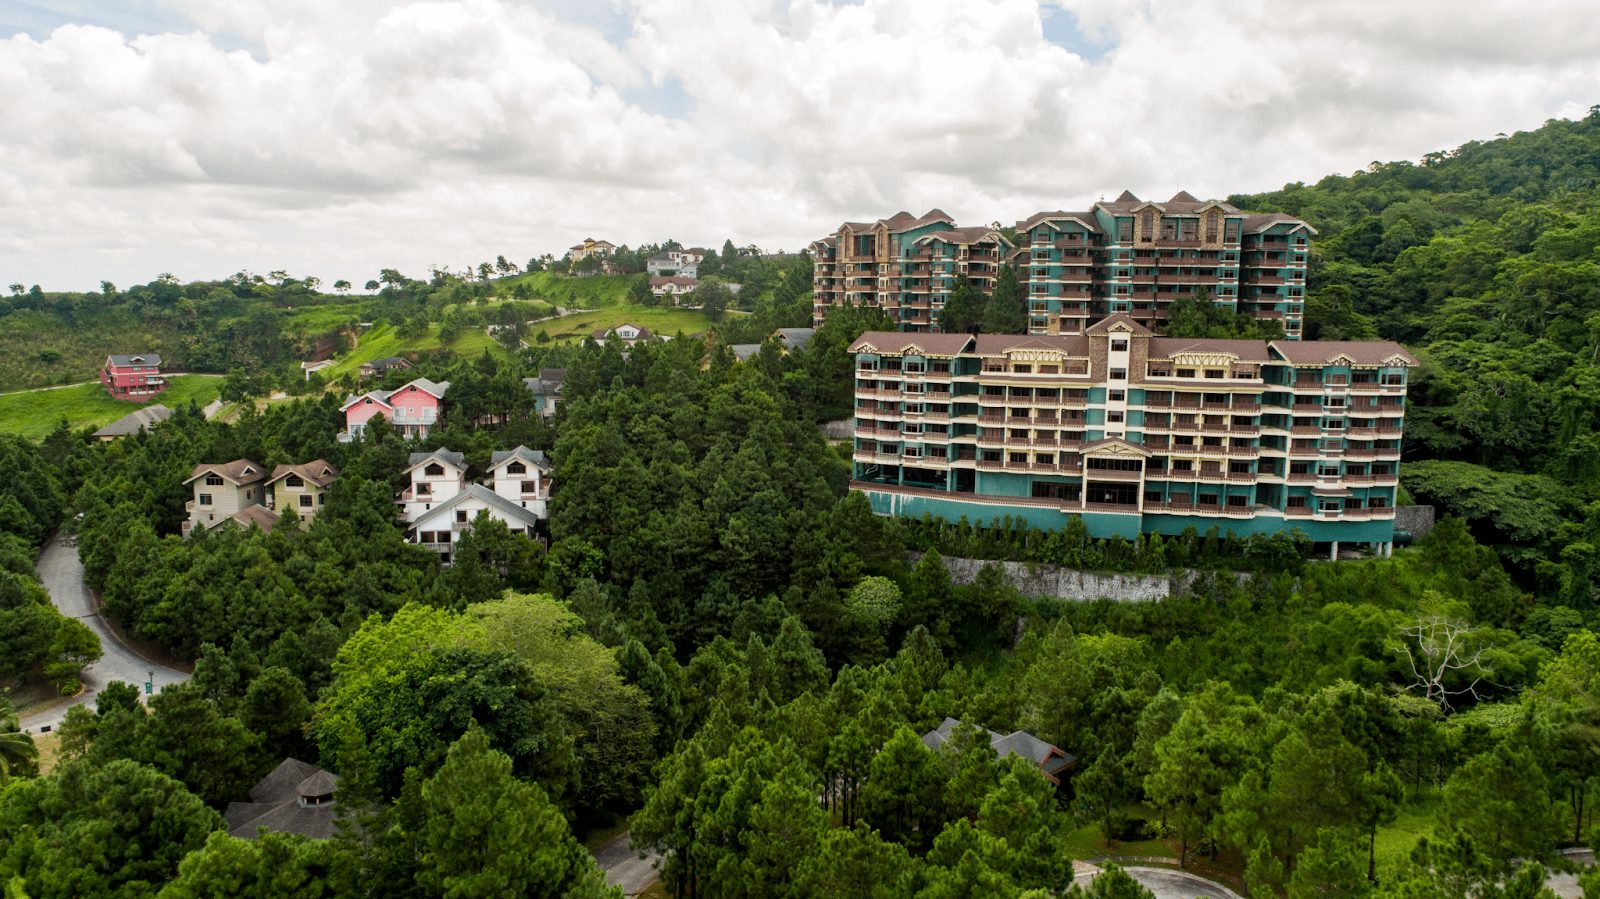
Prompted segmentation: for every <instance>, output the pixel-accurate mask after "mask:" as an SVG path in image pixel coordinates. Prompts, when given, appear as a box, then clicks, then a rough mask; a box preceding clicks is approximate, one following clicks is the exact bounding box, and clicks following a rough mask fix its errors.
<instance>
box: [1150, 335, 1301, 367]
mask: <svg viewBox="0 0 1600 899" xmlns="http://www.w3.org/2000/svg"><path fill="white" fill-rule="evenodd" d="M1182 353H1224V354H1226V355H1229V356H1234V357H1236V358H1238V360H1239V361H1240V362H1269V361H1271V359H1272V357H1271V355H1270V354H1268V352H1267V342H1266V341H1265V340H1211V339H1206V338H1199V337H1152V338H1150V356H1149V358H1151V359H1171V358H1172V357H1173V356H1176V355H1179V354H1182Z"/></svg>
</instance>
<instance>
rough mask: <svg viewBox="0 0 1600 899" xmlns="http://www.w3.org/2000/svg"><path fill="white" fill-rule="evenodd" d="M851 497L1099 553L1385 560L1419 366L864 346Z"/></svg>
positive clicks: (873, 340) (1370, 347)
mask: <svg viewBox="0 0 1600 899" xmlns="http://www.w3.org/2000/svg"><path fill="white" fill-rule="evenodd" d="M851 352H853V353H855V354H856V378H857V381H856V419H855V449H854V469H855V473H854V480H853V482H852V485H851V486H852V488H853V489H856V490H859V491H861V492H862V493H864V494H866V495H867V497H868V498H869V499H870V500H871V502H872V506H873V509H874V510H875V511H877V512H878V513H880V514H893V515H900V516H906V517H917V518H920V517H921V516H922V515H924V514H932V515H934V516H937V517H942V518H945V519H947V520H950V521H956V520H959V519H960V518H961V517H963V516H965V517H966V518H967V519H968V520H969V521H973V522H988V521H990V520H992V519H995V518H998V517H1002V516H1005V515H1010V516H1012V517H1013V518H1020V519H1024V520H1026V521H1028V522H1030V523H1031V524H1032V525H1034V526H1036V527H1040V528H1046V529H1055V528H1059V527H1061V526H1062V525H1063V524H1065V523H1066V521H1067V520H1068V519H1069V518H1070V517H1071V516H1082V518H1083V519H1084V522H1085V524H1086V525H1087V526H1088V528H1089V531H1090V533H1091V534H1093V535H1095V536H1097V537H1109V536H1112V535H1121V536H1123V537H1128V538H1132V537H1134V536H1136V535H1138V534H1140V533H1160V534H1180V533H1182V532H1183V531H1184V529H1185V528H1188V527H1191V526H1192V527H1194V528H1196V529H1197V530H1198V531H1200V532H1202V533H1204V532H1205V531H1206V530H1208V529H1209V528H1210V527H1211V526H1213V525H1218V526H1220V527H1221V529H1222V531H1223V532H1228V531H1232V532H1234V533H1236V534H1239V535H1241V536H1243V535H1248V534H1256V533H1270V532H1273V531H1279V530H1286V529H1290V528H1298V529H1300V530H1301V531H1303V532H1304V533H1305V534H1306V535H1307V536H1309V537H1310V538H1311V539H1312V540H1313V541H1314V542H1316V543H1320V544H1335V545H1334V546H1333V549H1334V551H1335V552H1337V549H1338V547H1337V544H1340V543H1346V544H1348V543H1357V544H1368V545H1371V546H1373V547H1374V548H1375V549H1377V550H1379V551H1381V552H1387V551H1388V549H1389V548H1390V546H1391V545H1392V541H1393V535H1394V504H1395V490H1396V485H1397V477H1398V470H1399V464H1400V445H1401V443H1400V438H1401V429H1402V425H1403V422H1404V419H1405V393H1406V372H1407V369H1408V368H1409V367H1410V366H1413V365H1415V364H1416V360H1415V359H1414V358H1413V357H1412V356H1411V354H1410V353H1408V352H1407V351H1406V350H1405V348H1403V347H1401V346H1400V345H1399V344H1397V343H1393V342H1389V341H1288V340H1282V341H1273V342H1271V343H1268V342H1265V341H1259V340H1195V339H1182V338H1168V337H1159V336H1156V335H1155V334H1154V333H1153V332H1151V330H1150V329H1149V328H1146V327H1145V326H1144V325H1142V324H1140V323H1139V322H1138V321H1136V320H1135V319H1134V318H1133V317H1132V316H1130V315H1128V314H1127V313H1118V314H1115V315H1112V316H1110V317H1108V318H1106V319H1104V320H1101V321H1099V322H1097V323H1095V324H1093V325H1090V326H1088V327H1087V328H1086V329H1085V332H1084V333H1082V334H1072V335H1064V334H1055V335H1025V334H1024V335H990V334H983V335H978V336H973V335H970V334H906V333H903V332H890V331H869V332H867V333H865V334H862V335H861V337H860V338H859V339H857V340H856V342H855V343H854V344H852V346H851Z"/></svg>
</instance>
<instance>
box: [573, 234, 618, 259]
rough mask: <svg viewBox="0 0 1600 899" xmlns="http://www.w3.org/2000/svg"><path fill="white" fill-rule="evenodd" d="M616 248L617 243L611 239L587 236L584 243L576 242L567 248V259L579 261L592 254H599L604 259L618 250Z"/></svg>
mask: <svg viewBox="0 0 1600 899" xmlns="http://www.w3.org/2000/svg"><path fill="white" fill-rule="evenodd" d="M616 249H617V245H616V244H614V243H612V242H611V241H609V240H595V239H594V238H592V237H585V238H584V239H583V243H580V244H576V245H574V246H573V247H572V248H571V249H569V250H567V261H568V262H578V261H581V260H583V259H587V258H588V257H590V256H598V257H600V258H601V259H604V258H606V257H607V256H610V255H611V254H612V253H614V252H616Z"/></svg>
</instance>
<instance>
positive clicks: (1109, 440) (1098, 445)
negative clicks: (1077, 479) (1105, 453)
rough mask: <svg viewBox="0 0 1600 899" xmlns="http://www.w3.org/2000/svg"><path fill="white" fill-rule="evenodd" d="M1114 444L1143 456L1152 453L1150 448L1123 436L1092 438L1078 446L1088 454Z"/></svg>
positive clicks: (1079, 449) (1082, 451)
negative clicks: (1124, 438)
mask: <svg viewBox="0 0 1600 899" xmlns="http://www.w3.org/2000/svg"><path fill="white" fill-rule="evenodd" d="M1112 446H1116V447H1121V448H1122V449H1126V450H1129V451H1131V452H1134V453H1137V454H1139V455H1141V456H1146V457H1148V456H1149V455H1150V451H1149V450H1147V449H1145V448H1144V447H1142V446H1140V445H1139V444H1137V443H1131V442H1129V441H1127V440H1123V439H1122V438H1121V437H1106V438H1104V439H1101V440H1091V441H1089V442H1088V443H1085V444H1084V445H1083V446H1081V447H1079V448H1078V452H1079V453H1082V454H1084V455H1088V454H1089V453H1092V452H1094V451H1095V450H1100V449H1105V448H1107V447H1112Z"/></svg>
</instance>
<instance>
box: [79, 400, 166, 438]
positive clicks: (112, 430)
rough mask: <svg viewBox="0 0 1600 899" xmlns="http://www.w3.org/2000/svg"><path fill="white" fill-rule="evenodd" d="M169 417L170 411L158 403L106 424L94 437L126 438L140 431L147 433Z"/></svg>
mask: <svg viewBox="0 0 1600 899" xmlns="http://www.w3.org/2000/svg"><path fill="white" fill-rule="evenodd" d="M171 417H172V410H171V409H168V408H167V407H166V406H163V405H161V404H160V403H156V404H154V405H151V406H145V407H144V408H142V409H135V410H133V411H132V412H129V413H128V414H127V415H124V416H122V417H121V418H119V419H117V420H116V421H114V422H112V423H111V424H108V425H106V426H105V427H103V428H101V429H100V430H98V431H95V432H94V436H96V437H126V436H128V435H129V434H137V433H139V432H140V431H148V430H149V429H151V428H153V427H155V426H156V425H158V424H160V423H162V422H164V421H166V420H167V419H169V418H171Z"/></svg>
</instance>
